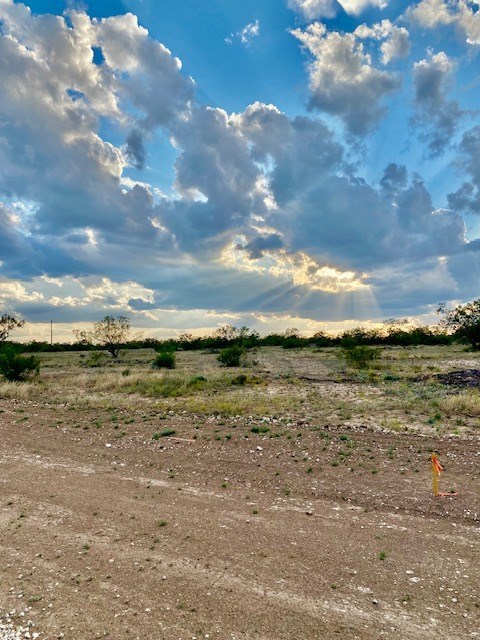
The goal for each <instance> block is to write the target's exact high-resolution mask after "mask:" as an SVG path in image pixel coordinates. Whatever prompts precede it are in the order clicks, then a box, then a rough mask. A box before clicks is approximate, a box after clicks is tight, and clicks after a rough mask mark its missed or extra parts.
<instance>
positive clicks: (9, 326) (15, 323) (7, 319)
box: [0, 313, 25, 344]
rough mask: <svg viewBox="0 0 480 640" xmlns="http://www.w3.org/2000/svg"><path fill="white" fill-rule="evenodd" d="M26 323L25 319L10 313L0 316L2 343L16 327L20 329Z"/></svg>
mask: <svg viewBox="0 0 480 640" xmlns="http://www.w3.org/2000/svg"><path fill="white" fill-rule="evenodd" d="M24 324H25V320H23V319H22V318H16V317H15V316H11V315H9V314H8V313H4V314H3V315H2V316H0V344H1V343H2V342H5V340H6V339H7V338H8V336H9V335H10V333H11V332H12V331H13V330H14V329H20V328H21V327H23V325H24Z"/></svg>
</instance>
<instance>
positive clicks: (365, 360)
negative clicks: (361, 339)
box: [341, 345, 381, 369]
mask: <svg viewBox="0 0 480 640" xmlns="http://www.w3.org/2000/svg"><path fill="white" fill-rule="evenodd" d="M380 353H381V350H380V349H378V348H377V347H367V346H365V345H359V346H356V347H350V348H349V349H342V351H341V355H342V356H343V357H344V358H345V360H346V361H347V364H348V365H350V366H351V367H355V368H356V369H367V368H368V366H369V364H370V363H371V362H373V360H377V359H378V358H379V357H380Z"/></svg>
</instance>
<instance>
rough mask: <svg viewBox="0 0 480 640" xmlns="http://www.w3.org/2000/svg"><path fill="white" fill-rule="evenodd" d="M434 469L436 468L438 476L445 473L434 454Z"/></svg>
mask: <svg viewBox="0 0 480 640" xmlns="http://www.w3.org/2000/svg"><path fill="white" fill-rule="evenodd" d="M432 467H433V468H434V470H435V472H436V473H437V475H440V474H441V473H442V471H443V467H442V465H441V464H440V462H439V460H438V458H437V456H436V454H435V453H432Z"/></svg>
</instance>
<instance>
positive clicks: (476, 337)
mask: <svg viewBox="0 0 480 640" xmlns="http://www.w3.org/2000/svg"><path fill="white" fill-rule="evenodd" d="M438 313H439V315H440V318H441V320H440V322H439V324H437V325H436V326H411V325H409V324H408V322H407V321H405V320H396V319H390V320H386V321H385V322H384V323H383V326H382V327H381V328H379V329H366V328H364V327H356V328H354V329H350V330H348V331H344V332H343V333H342V334H341V335H338V336H331V335H328V334H326V333H324V332H317V333H315V334H314V335H313V336H310V337H308V338H307V337H303V336H301V335H300V332H299V331H298V329H295V328H292V329H287V330H286V331H283V332H281V333H269V334H268V335H266V336H261V335H260V334H259V333H258V331H255V330H252V329H249V328H248V327H245V326H244V327H240V328H237V327H234V326H233V325H230V324H226V325H222V326H220V327H218V328H217V329H215V330H214V331H213V333H212V334H211V335H206V336H194V335H193V334H191V333H186V332H185V333H180V334H179V335H178V337H176V338H170V339H167V340H160V339H157V338H143V337H141V336H140V335H139V334H136V335H132V330H131V323H130V319H129V318H128V317H126V316H121V315H120V316H116V317H114V316H110V315H107V316H105V317H104V318H103V319H102V320H99V321H98V322H95V323H94V324H93V326H92V328H91V329H89V330H82V331H80V330H74V337H75V341H74V342H72V343H54V344H50V343H48V342H38V341H32V342H27V343H22V344H21V345H20V344H18V343H16V348H17V349H19V350H21V351H22V352H30V353H39V352H48V351H50V352H51V351H85V350H106V351H108V352H109V353H110V354H111V355H112V356H113V357H117V356H118V353H119V351H120V350H121V349H142V348H152V349H154V350H155V351H161V352H165V351H176V350H185V351H195V350H218V349H225V348H227V347H233V346H238V347H241V348H243V349H250V348H253V347H264V346H279V347H283V348H284V349H295V348H302V347H308V346H314V347H317V348H322V347H336V346H340V347H343V348H347V349H348V348H353V347H356V346H383V345H385V346H387V345H389V346H402V347H409V346H419V345H449V344H452V343H454V342H463V343H466V344H469V345H470V346H471V348H472V349H473V350H480V299H477V300H474V301H472V302H469V303H468V304H465V305H458V306H457V307H455V308H454V309H447V308H446V306H445V305H444V304H441V305H440V306H439V308H438ZM23 324H24V321H23V319H21V318H18V317H15V316H12V315H8V314H4V315H3V316H0V346H1V345H2V344H3V345H5V344H7V343H8V338H9V336H10V333H11V332H12V331H14V330H15V329H17V328H20V327H22V326H23ZM9 344H13V343H9Z"/></svg>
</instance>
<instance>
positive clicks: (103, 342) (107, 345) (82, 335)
mask: <svg viewBox="0 0 480 640" xmlns="http://www.w3.org/2000/svg"><path fill="white" fill-rule="evenodd" d="M130 330H131V329H130V318H127V317H126V316H117V317H116V318H115V317H114V316H105V317H104V318H103V320H99V321H98V322H94V324H93V329H90V330H89V331H84V330H79V329H74V330H73V333H74V335H75V337H76V338H77V340H78V341H79V342H83V343H84V344H85V345H87V344H98V345H100V346H102V347H103V348H104V349H106V350H107V351H108V353H110V355H111V356H112V358H116V357H117V356H118V353H119V351H120V349H121V348H122V346H123V345H124V344H125V343H126V342H127V341H128V339H129V337H130Z"/></svg>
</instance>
